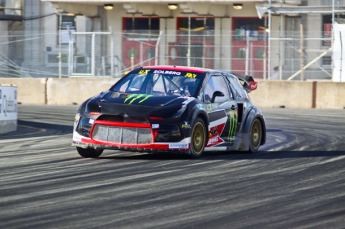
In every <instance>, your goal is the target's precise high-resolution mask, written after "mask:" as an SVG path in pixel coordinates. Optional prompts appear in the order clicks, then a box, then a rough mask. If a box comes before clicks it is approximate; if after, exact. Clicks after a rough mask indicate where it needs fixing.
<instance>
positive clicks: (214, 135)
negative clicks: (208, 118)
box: [207, 123, 225, 147]
mask: <svg viewBox="0 0 345 229" xmlns="http://www.w3.org/2000/svg"><path fill="white" fill-rule="evenodd" d="M224 127H225V123H222V124H220V125H217V126H214V127H211V128H210V130H209V131H208V142H207V147H211V146H215V145H219V144H221V143H223V142H224V140H223V139H222V138H221V137H220V136H221V134H222V132H223V130H224Z"/></svg>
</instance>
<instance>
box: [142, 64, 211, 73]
mask: <svg viewBox="0 0 345 229" xmlns="http://www.w3.org/2000/svg"><path fill="white" fill-rule="evenodd" d="M142 68H144V69H148V68H149V69H156V70H170V71H184V72H188V71H190V72H195V73H205V72H211V71H212V72H214V71H215V70H213V69H208V68H198V67H187V66H176V65H153V66H143V67H142Z"/></svg>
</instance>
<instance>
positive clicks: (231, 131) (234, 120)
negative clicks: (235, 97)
mask: <svg viewBox="0 0 345 229" xmlns="http://www.w3.org/2000/svg"><path fill="white" fill-rule="evenodd" d="M229 116H230V119H229V122H230V126H229V135H228V138H229V141H230V142H231V143H232V142H233V141H234V139H235V134H236V128H237V112H235V111H234V110H231V111H229Z"/></svg>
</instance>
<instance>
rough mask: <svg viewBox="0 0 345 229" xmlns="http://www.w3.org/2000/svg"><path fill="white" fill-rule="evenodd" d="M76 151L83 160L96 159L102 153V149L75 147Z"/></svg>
mask: <svg viewBox="0 0 345 229" xmlns="http://www.w3.org/2000/svg"><path fill="white" fill-rule="evenodd" d="M77 151H78V153H79V155H80V156H82V157H85V158H90V157H91V158H97V157H99V156H100V155H101V154H102V153H103V149H94V148H86V149H84V148H81V147H77Z"/></svg>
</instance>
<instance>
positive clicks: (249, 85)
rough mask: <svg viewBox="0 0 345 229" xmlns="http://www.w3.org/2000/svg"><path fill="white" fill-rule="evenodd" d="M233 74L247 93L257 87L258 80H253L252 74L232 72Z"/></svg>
mask: <svg viewBox="0 0 345 229" xmlns="http://www.w3.org/2000/svg"><path fill="white" fill-rule="evenodd" d="M233 75H234V76H236V77H237V78H238V79H239V80H240V82H241V83H242V86H243V88H244V89H245V90H246V91H247V93H249V92H251V91H254V90H255V89H256V88H258V82H256V81H255V80H254V78H253V76H246V75H240V74H233Z"/></svg>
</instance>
